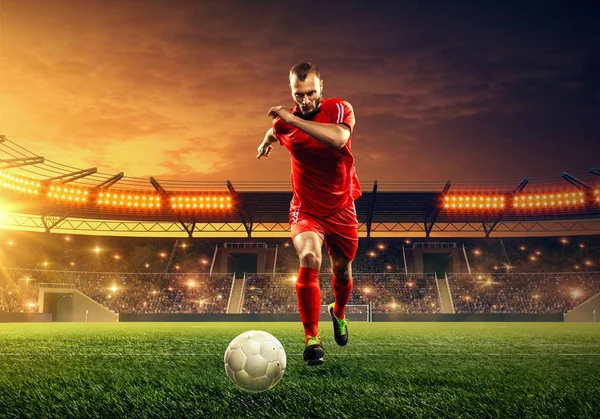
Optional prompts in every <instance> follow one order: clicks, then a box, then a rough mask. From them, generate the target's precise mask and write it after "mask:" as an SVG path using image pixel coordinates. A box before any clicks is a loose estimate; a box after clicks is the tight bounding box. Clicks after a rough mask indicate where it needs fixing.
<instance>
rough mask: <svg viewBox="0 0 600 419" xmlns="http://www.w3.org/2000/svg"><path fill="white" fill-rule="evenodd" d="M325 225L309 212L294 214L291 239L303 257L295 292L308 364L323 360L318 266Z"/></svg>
mask: <svg viewBox="0 0 600 419" xmlns="http://www.w3.org/2000/svg"><path fill="white" fill-rule="evenodd" d="M322 234H323V233H322V229H321V227H320V226H319V224H318V222H316V220H313V219H312V218H311V217H309V216H300V217H295V218H293V222H292V240H293V242H294V247H295V249H296V252H297V253H298V258H299V260H300V270H299V271H298V278H297V280H296V294H297V295H298V308H299V311H300V319H301V320H302V326H303V327H304V337H305V343H306V348H305V350H304V360H305V361H306V362H307V364H308V365H320V364H322V363H323V355H324V350H323V345H322V343H321V337H320V336H319V311H320V306H321V290H320V288H319V270H320V268H321V258H322V255H321V247H322V245H323V238H322V237H323V236H322Z"/></svg>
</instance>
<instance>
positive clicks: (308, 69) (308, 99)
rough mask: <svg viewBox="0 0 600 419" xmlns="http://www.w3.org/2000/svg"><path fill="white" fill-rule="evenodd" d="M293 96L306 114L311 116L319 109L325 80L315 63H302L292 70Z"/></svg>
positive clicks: (291, 85)
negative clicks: (322, 78)
mask: <svg viewBox="0 0 600 419" xmlns="http://www.w3.org/2000/svg"><path fill="white" fill-rule="evenodd" d="M290 88H291V89H292V98H293V99H294V102H295V103H296V105H297V106H298V109H300V111H301V112H302V115H304V116H311V115H313V114H315V113H316V112H317V111H318V110H319V105H320V104H321V99H323V93H322V92H323V80H321V73H319V69H318V68H317V66H315V65H314V64H313V63H300V64H296V65H295V66H293V67H292V68H291V70H290Z"/></svg>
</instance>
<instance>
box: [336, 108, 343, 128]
mask: <svg viewBox="0 0 600 419" xmlns="http://www.w3.org/2000/svg"><path fill="white" fill-rule="evenodd" d="M336 106H337V108H338V119H337V122H336V124H339V123H340V122H342V121H343V120H344V105H342V104H341V103H336Z"/></svg>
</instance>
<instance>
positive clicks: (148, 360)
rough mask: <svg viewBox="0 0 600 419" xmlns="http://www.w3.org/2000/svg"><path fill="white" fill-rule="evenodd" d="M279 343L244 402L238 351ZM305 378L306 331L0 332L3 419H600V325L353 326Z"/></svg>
mask: <svg viewBox="0 0 600 419" xmlns="http://www.w3.org/2000/svg"><path fill="white" fill-rule="evenodd" d="M252 329H257V330H266V331H268V332H270V333H272V334H274V335H275V336H276V337H277V338H278V339H279V340H280V341H281V343H282V344H283V346H284V348H285V350H286V353H287V371H286V373H285V375H284V377H283V379H282V380H281V382H280V383H279V384H278V385H277V386H276V387H275V388H273V389H272V390H270V391H268V392H265V393H257V394H252V393H247V392H244V391H242V390H238V389H237V388H236V387H235V386H234V385H233V384H232V383H231V382H230V381H229V379H228V378H227V376H226V375H225V371H224V367H223V354H224V352H225V349H226V347H227V345H228V343H229V342H230V341H231V340H232V339H233V338H234V337H235V336H237V335H238V334H239V333H241V332H243V331H246V330H252ZM330 329H331V325H330V324H329V323H322V324H321V330H322V331H321V335H322V336H323V337H324V345H325V351H326V353H325V364H324V365H322V366H319V367H310V368H309V367H307V366H306V365H305V363H304V362H303V361H302V351H303V349H304V340H303V335H302V329H301V325H300V324H299V323H115V324H108V323H96V324H94V323H88V324H85V323H52V324H22V323H20V324H0V418H13V417H36V418H39V417H62V418H66V417H73V418H87V417H94V418H112V417H132V418H133V417H156V418H162V417H182V416H187V417H208V418H213V417H214V418H232V417H269V418H275V417H277V418H279V417H294V418H296V417H327V418H345V417H358V418H365V417H377V418H382V417H390V418H392V417H417V418H419V417H502V418H505V417H561V418H564V417H594V418H598V417H600V325H598V324H567V323H370V324H367V323H356V322H355V323H352V324H351V325H350V342H349V344H348V346H346V347H338V346H336V345H335V342H334V341H333V336H332V334H333V333H332V330H330Z"/></svg>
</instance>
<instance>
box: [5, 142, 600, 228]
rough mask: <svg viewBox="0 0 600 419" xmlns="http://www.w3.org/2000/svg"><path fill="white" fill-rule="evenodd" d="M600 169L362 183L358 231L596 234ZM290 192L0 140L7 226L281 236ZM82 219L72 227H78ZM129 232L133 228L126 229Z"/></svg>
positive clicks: (281, 186) (282, 186) (273, 185)
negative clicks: (93, 160)
mask: <svg viewBox="0 0 600 419" xmlns="http://www.w3.org/2000/svg"><path fill="white" fill-rule="evenodd" d="M599 174H600V171H598V170H597V169H593V168H592V169H590V170H589V173H584V174H581V175H578V177H573V176H571V175H569V174H566V173H563V174H562V177H559V176H553V177H543V178H532V179H527V178H523V179H522V180H509V181H428V182H424V181H405V182H392V181H369V182H362V183H361V187H362V190H363V196H362V197H361V198H359V199H358V200H357V201H356V209H357V214H358V220H359V222H360V223H361V226H360V227H359V232H363V233H364V232H366V235H367V236H370V235H371V233H372V232H373V233H375V234H377V233H380V234H385V233H392V232H396V233H397V232H410V233H414V234H415V235H421V234H425V235H426V236H428V237H429V236H430V235H436V234H437V235H440V234H442V233H443V232H444V231H450V232H453V233H456V232H462V233H465V234H472V233H479V235H480V233H481V232H483V233H485V235H486V236H487V235H489V234H490V232H492V231H495V232H499V231H501V230H503V231H509V232H514V228H513V227H514V226H517V228H519V223H520V222H531V223H533V227H531V228H529V230H528V229H527V228H525V231H527V232H532V231H533V232H535V228H536V227H535V225H537V224H540V223H541V224H543V223H544V222H547V221H554V220H591V221H592V222H593V223H594V226H592V227H589V226H588V227H589V229H590V231H591V232H592V233H596V232H600V178H599V177H598V175H599ZM291 198H292V194H291V191H290V185H289V183H288V182H287V181H283V182H248V181H239V182H238V181H235V182H234V181H223V182H206V181H172V180H157V179H155V178H153V177H151V178H149V179H142V178H132V177H125V176H124V175H123V173H119V174H117V175H109V174H100V173H97V170H96V168H91V169H80V168H74V167H70V166H66V165H63V164H60V163H56V162H53V161H50V160H46V159H44V158H43V157H41V156H37V155H35V154H32V153H30V152H29V151H27V150H25V149H23V148H22V147H20V146H18V145H17V144H15V143H13V142H12V141H10V140H8V139H7V138H6V137H2V136H0V205H1V207H0V215H2V213H4V216H3V217H2V219H0V227H5V228H13V229H14V228H16V229H19V228H24V229H27V228H29V229H34V230H35V229H36V228H37V229H41V228H43V229H44V230H46V231H50V230H52V229H64V225H65V223H63V221H65V220H66V221H69V220H84V221H85V220H95V221H101V220H116V221H126V222H134V223H148V222H156V223H171V225H172V226H178V227H177V229H175V230H172V229H170V228H169V227H166V228H163V229H162V230H163V232H175V233H184V234H185V233H187V234H188V235H189V236H193V235H194V232H196V233H198V232H206V231H209V232H213V233H214V234H215V235H218V234H219V233H241V234H244V233H245V234H246V235H248V236H250V235H251V234H252V233H258V234H261V233H272V232H275V233H282V232H286V231H287V229H288V226H287V223H288V210H289V202H290V200H291ZM7 214H8V215H11V216H10V217H8V216H7ZM23 217H25V218H23ZM38 217H41V223H40V222H39V221H40V218H38ZM215 223H223V224H225V227H223V226H220V227H219V226H217V227H216V226H214V224H215ZM511 223H512V224H511ZM75 224H77V223H71V224H70V227H69V228H70V229H71V231H69V232H76V231H73V230H77V227H73V225H75ZM84 224H85V223H84ZM445 224H447V225H445ZM541 224H540V225H541ZM80 225H81V223H80ZM206 225H210V227H208V228H205V227H206ZM448 225H449V226H448ZM182 227H183V228H182ZM588 227H583V228H584V229H586V228H588ZM563 228H565V227H564V226H563ZM89 230H100V231H106V230H103V229H102V228H99V229H95V228H94V227H90V228H89V229H88V231H89ZM107 230H108V231H110V228H107ZM127 230H129V231H131V230H132V229H131V228H130V229H125V230H124V231H121V233H127ZM141 230H144V229H143V228H142V229H141ZM542 230H544V228H542ZM146 231H148V229H146ZM150 232H152V231H151V230H150ZM154 232H157V231H156V230H154ZM158 232H159V233H160V231H158ZM576 232H577V233H580V232H581V231H580V230H579V231H576ZM554 233H557V232H556V230H554ZM560 233H562V232H560ZM476 235H477V234H476Z"/></svg>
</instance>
